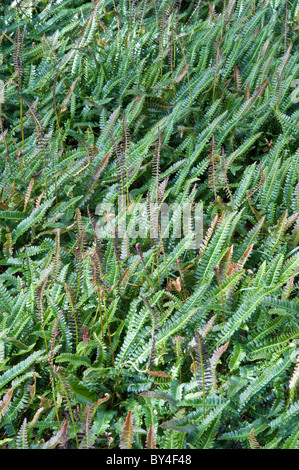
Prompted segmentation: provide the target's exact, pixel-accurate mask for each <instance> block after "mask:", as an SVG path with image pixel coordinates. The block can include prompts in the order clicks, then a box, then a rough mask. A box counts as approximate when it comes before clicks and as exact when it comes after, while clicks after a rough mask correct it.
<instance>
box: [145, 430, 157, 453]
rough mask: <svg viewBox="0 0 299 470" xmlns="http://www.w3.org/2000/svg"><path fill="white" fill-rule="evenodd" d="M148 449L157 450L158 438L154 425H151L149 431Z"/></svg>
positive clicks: (146, 443) (146, 445) (146, 446)
mask: <svg viewBox="0 0 299 470" xmlns="http://www.w3.org/2000/svg"><path fill="white" fill-rule="evenodd" d="M145 448H146V449H156V437H155V432H154V429H153V426H152V424H150V425H149V430H148V433H147V436H146V441H145Z"/></svg>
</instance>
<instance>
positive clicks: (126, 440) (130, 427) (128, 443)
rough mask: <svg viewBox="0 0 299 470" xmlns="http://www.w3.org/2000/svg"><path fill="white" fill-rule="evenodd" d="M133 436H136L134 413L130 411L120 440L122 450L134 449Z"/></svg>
mask: <svg viewBox="0 0 299 470" xmlns="http://www.w3.org/2000/svg"><path fill="white" fill-rule="evenodd" d="M133 434H134V424H133V414H132V411H130V410H129V411H128V414H127V417H126V421H125V424H124V426H123V428H122V431H121V438H120V448H121V449H132V445H133Z"/></svg>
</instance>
